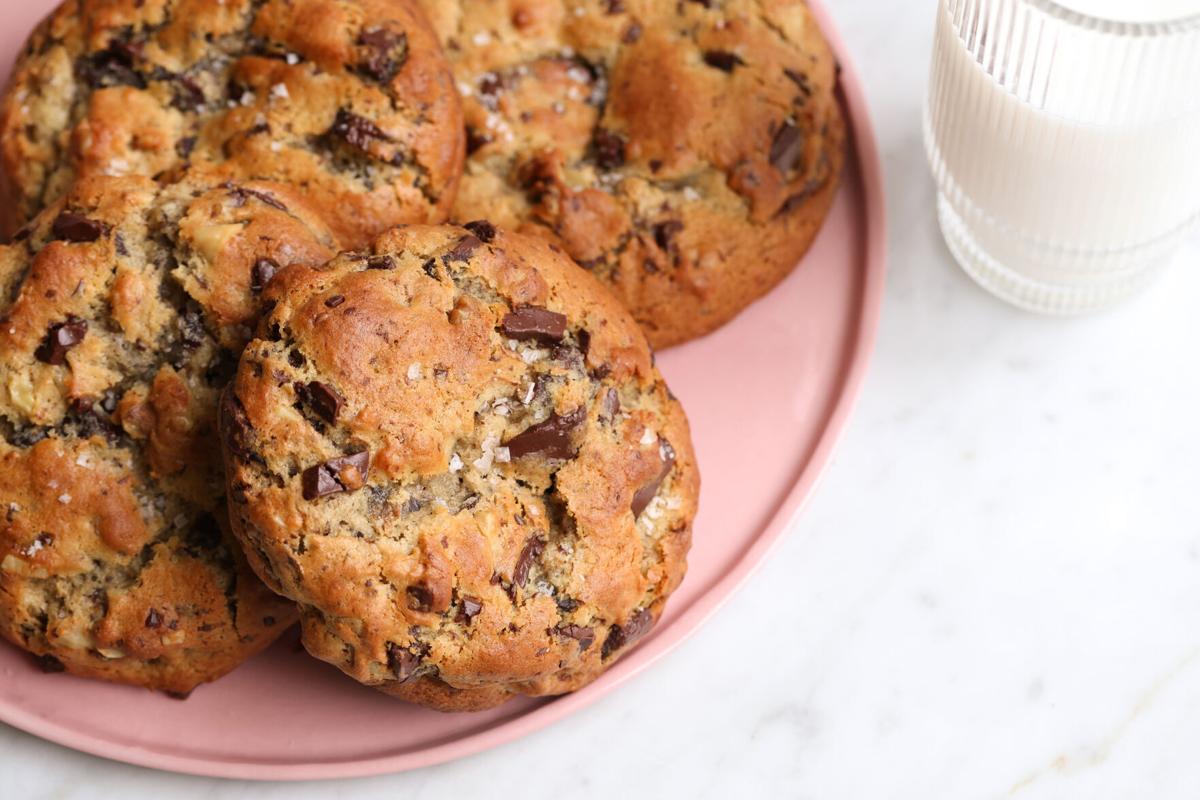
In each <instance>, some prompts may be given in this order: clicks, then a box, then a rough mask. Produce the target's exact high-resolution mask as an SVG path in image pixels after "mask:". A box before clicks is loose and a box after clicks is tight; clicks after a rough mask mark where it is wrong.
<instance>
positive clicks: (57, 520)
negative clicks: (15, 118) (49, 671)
mask: <svg viewBox="0 0 1200 800" xmlns="http://www.w3.org/2000/svg"><path fill="white" fill-rule="evenodd" d="M335 248H336V242H335V240H334V239H333V237H332V235H331V234H330V233H329V232H328V231H327V230H325V229H324V228H323V227H322V225H321V222H320V221H319V220H318V218H317V217H316V215H314V214H313V213H312V212H311V211H309V210H307V209H306V208H305V206H304V203H303V201H302V200H301V199H300V198H299V197H297V196H295V194H294V193H293V191H292V190H291V189H289V188H287V187H283V186H279V185H273V184H269V183H264V182H257V181H248V182H244V183H240V184H226V185H210V184H199V183H196V182H194V181H191V180H189V181H184V182H182V183H176V184H173V185H171V186H167V187H160V186H158V185H156V184H155V183H153V182H152V181H150V180H149V179H146V178H137V177H126V178H93V179H88V180H84V181H81V182H80V183H79V184H78V185H77V186H75V187H74V188H73V189H72V190H71V191H70V192H68V194H67V195H66V196H65V197H63V198H61V199H60V200H59V201H57V202H56V203H55V204H53V205H52V206H51V207H50V208H48V209H47V210H46V211H45V212H44V213H42V214H41V215H39V216H38V217H37V218H36V219H35V220H34V221H33V223H32V224H31V225H30V226H29V227H28V228H26V229H25V230H23V231H22V232H21V234H20V235H19V236H18V237H17V240H16V241H14V242H13V243H12V244H10V245H6V246H2V247H0V298H3V299H2V300H0V433H2V434H3V435H2V437H0V513H3V517H2V519H0V634H3V636H4V637H5V638H7V639H9V640H11V641H12V642H14V643H16V644H18V645H20V646H22V647H24V648H26V649H28V650H30V651H32V652H33V653H35V654H37V655H38V656H41V657H42V658H43V663H44V664H45V665H46V666H48V667H52V668H65V669H67V670H69V671H70V672H73V673H76V674H79V675H86V676H92V677H99V678H105V679H108V680H114V681H120V682H124V683H132V684H137V685H141V686H145V687H148V688H152V689H162V690H167V691H171V692H179V693H186V692H188V691H190V690H191V689H192V688H193V687H195V686H196V685H197V684H199V683H202V682H204V681H210V680H213V679H215V678H217V677H219V676H221V675H223V674H224V673H226V672H228V671H229V670H231V669H233V668H234V667H236V666H237V665H238V664H239V663H241V662H242V661H243V660H245V659H246V658H248V657H250V656H251V655H253V654H254V653H256V652H258V651H259V650H261V649H262V648H263V647H265V646H266V645H267V644H269V643H270V642H271V641H272V640H273V639H275V638H276V636H277V635H278V634H279V633H280V632H281V631H282V630H284V629H285V628H286V627H287V626H288V624H289V623H290V622H291V621H292V620H293V619H294V616H295V611H294V606H293V605H292V604H291V603H289V602H287V601H284V600H283V599H282V598H279V597H277V596H275V595H274V594H272V593H271V592H270V591H268V590H267V588H266V587H265V586H263V585H262V583H261V582H259V581H258V580H257V579H256V578H255V576H254V574H253V572H252V571H251V570H250V569H249V568H248V567H247V565H246V562H245V559H244V558H243V556H242V554H241V551H240V549H239V548H238V547H237V546H236V543H235V542H234V540H233V538H232V537H231V536H230V535H229V533H228V530H227V528H228V525H227V514H226V511H225V503H224V494H225V489H224V481H223V477H222V473H221V462H220V448H219V445H218V440H217V438H216V413H217V405H218V403H217V399H218V395H219V393H220V391H221V389H222V387H223V386H224V385H225V383H226V382H227V381H228V379H229V378H230V376H231V375H232V373H233V371H234V369H235V367H236V363H237V354H238V352H239V351H240V349H241V347H242V345H243V344H244V343H245V341H246V339H247V337H248V334H249V331H250V329H251V326H252V324H253V323H254V322H255V312H256V309H257V307H258V298H259V295H260V293H261V291H262V288H263V286H264V285H265V284H266V282H267V281H269V279H270V277H271V275H272V274H273V273H274V272H275V271H277V270H279V269H281V268H282V267H285V266H287V265H288V264H291V263H313V264H320V263H323V262H324V261H325V260H327V259H328V258H329V257H330V256H331V255H332V252H333V251H334V250H335Z"/></svg>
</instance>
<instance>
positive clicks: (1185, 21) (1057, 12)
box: [1020, 0, 1200, 37]
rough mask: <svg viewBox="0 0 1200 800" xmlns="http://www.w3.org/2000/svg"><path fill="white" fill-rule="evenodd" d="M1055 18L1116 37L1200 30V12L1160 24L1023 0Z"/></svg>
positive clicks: (1055, 0)
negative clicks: (1115, 17) (1132, 20)
mask: <svg viewBox="0 0 1200 800" xmlns="http://www.w3.org/2000/svg"><path fill="white" fill-rule="evenodd" d="M1020 1H1021V2H1024V3H1026V4H1028V5H1030V6H1032V7H1034V8H1036V9H1038V10H1039V11H1042V12H1044V13H1046V14H1048V15H1050V16H1051V17H1054V18H1055V19H1057V20H1059V21H1061V22H1065V23H1067V24H1068V25H1072V26H1074V27H1077V28H1084V29H1087V30H1094V31H1096V32H1098V33H1107V34H1112V35H1116V36H1163V37H1169V36H1175V35H1178V34H1186V33H1193V32H1196V31H1200V11H1197V12H1195V13H1192V14H1185V15H1184V16H1182V17H1176V18H1174V19H1164V20H1159V21H1156V22H1129V21H1125V20H1119V19H1112V18H1110V17H1101V16H1097V15H1094V14H1085V13H1083V12H1082V11H1076V10H1075V9H1073V8H1068V7H1067V6H1065V5H1062V4H1061V3H1060V2H1058V0H1020Z"/></svg>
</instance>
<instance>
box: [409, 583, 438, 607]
mask: <svg viewBox="0 0 1200 800" xmlns="http://www.w3.org/2000/svg"><path fill="white" fill-rule="evenodd" d="M406 593H407V594H408V607H409V608H410V609H411V610H413V611H429V610H431V609H432V608H433V592H431V591H429V589H427V588H425V587H424V586H409V587H408V589H407V592H406Z"/></svg>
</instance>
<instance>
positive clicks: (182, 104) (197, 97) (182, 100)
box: [171, 75, 208, 112]
mask: <svg viewBox="0 0 1200 800" xmlns="http://www.w3.org/2000/svg"><path fill="white" fill-rule="evenodd" d="M207 99H208V98H206V97H205V96H204V90H203V89H202V88H200V84H198V83H196V82H195V81H194V80H192V79H191V78H190V77H188V76H187V75H180V76H179V78H178V79H177V80H176V82H175V90H174V97H172V99H171V105H172V106H174V107H175V108H177V109H179V110H180V111H185V112H186V111H195V110H197V109H198V108H200V107H201V106H203V105H204V103H205V102H206V101H207Z"/></svg>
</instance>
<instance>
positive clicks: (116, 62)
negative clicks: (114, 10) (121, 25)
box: [75, 42, 146, 89]
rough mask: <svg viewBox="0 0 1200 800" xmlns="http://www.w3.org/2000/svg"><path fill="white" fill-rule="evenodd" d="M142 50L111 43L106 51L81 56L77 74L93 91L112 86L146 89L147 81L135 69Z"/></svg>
mask: <svg viewBox="0 0 1200 800" xmlns="http://www.w3.org/2000/svg"><path fill="white" fill-rule="evenodd" d="M139 51H140V48H139V47H138V46H137V45H132V44H129V43H127V42H111V43H109V45H108V47H107V48H105V49H104V50H98V51H96V52H94V53H88V54H87V55H83V56H80V57H79V58H78V59H77V60H76V61H75V74H76V76H78V78H79V80H80V81H82V82H83V83H86V84H87V85H88V86H89V87H91V88H93V89H102V88H107V87H112V86H133V87H134V88H137V89H145V88H146V79H145V78H144V77H143V76H142V75H141V73H139V72H138V71H137V69H135V68H134V59H135V58H136V57H137V56H138V55H139Z"/></svg>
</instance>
